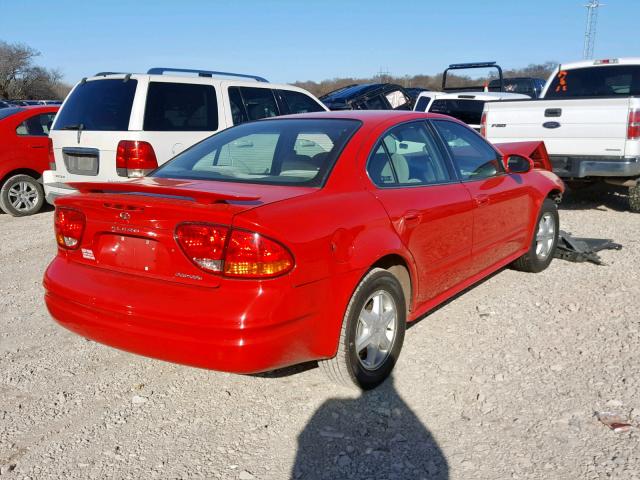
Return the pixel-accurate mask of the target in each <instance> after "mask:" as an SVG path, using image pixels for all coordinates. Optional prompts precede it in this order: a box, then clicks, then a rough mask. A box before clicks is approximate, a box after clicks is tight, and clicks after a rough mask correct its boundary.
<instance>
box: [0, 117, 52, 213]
mask: <svg viewBox="0 0 640 480" xmlns="http://www.w3.org/2000/svg"><path fill="white" fill-rule="evenodd" d="M59 108H60V107H58V106H55V107H52V106H43V107H10V108H3V109H0V208H1V209H2V210H3V211H4V212H5V213H8V214H9V215H13V216H14V217H23V216H25V215H32V214H34V213H36V212H38V211H39V210H40V208H42V204H43V203H44V190H43V189H42V185H41V184H40V182H39V179H40V177H41V176H42V172H44V171H45V170H48V169H49V138H48V135H49V129H50V128H51V124H52V123H53V119H54V117H55V116H56V112H57V111H58V109H59Z"/></svg>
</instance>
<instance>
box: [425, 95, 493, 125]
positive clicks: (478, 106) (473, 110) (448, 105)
mask: <svg viewBox="0 0 640 480" xmlns="http://www.w3.org/2000/svg"><path fill="white" fill-rule="evenodd" d="M484 103H485V102H483V101H482V100H461V99H448V100H434V101H433V103H432V104H431V108H429V111H430V112H432V113H441V114H443V115H449V116H450V117H453V118H457V119H458V120H460V121H461V122H464V123H466V124H469V125H479V124H480V120H481V119H482V110H483V109H484Z"/></svg>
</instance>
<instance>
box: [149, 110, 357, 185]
mask: <svg viewBox="0 0 640 480" xmlns="http://www.w3.org/2000/svg"><path fill="white" fill-rule="evenodd" d="M359 126H360V122H359V121H357V120H345V119H282V120H263V121H258V122H253V123H246V124H243V125H238V126H236V127H232V128H230V129H228V130H224V131H222V132H220V133H218V134H216V135H213V136H211V137H209V138H207V139H206V140H204V141H202V142H200V143H198V144H196V145H194V146H193V147H191V148H190V149H189V150H186V151H185V152H183V153H181V154H179V155H178V156H177V157H175V158H174V159H173V160H171V161H170V162H168V163H166V164H164V165H163V166H162V167H160V168H159V169H157V170H156V171H155V172H153V173H151V174H150V176H151V177H163V178H179V179H183V178H185V179H186V178H189V179H198V180H201V179H204V180H219V181H227V182H243V183H257V184H278V185H301V186H303V185H304V186H322V185H323V184H324V182H325V180H326V178H327V176H328V174H329V172H330V171H331V168H332V167H333V164H334V163H335V161H336V159H337V158H338V156H339V155H340V152H341V151H342V149H343V148H344V146H345V145H346V143H347V141H348V140H349V138H350V137H351V135H353V133H354V132H355V131H356V130H357V129H358V127H359Z"/></svg>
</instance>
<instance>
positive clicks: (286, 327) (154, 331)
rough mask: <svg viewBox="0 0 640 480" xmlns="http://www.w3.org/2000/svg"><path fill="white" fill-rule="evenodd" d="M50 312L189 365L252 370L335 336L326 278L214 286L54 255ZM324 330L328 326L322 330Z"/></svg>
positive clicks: (332, 341) (281, 362)
mask: <svg viewBox="0 0 640 480" xmlns="http://www.w3.org/2000/svg"><path fill="white" fill-rule="evenodd" d="M44 287H45V292H46V293H45V301H46V305H47V308H48V309H49V312H50V313H51V315H52V317H53V318H54V319H55V320H56V321H57V322H58V323H59V324H60V325H62V326H63V327H65V328H67V329H69V330H71V331H73V332H75V333H77V334H79V335H82V336H84V337H87V338H90V339H93V340H95V341H97V342H100V343H104V344H107V345H110V346H113V347H116V348H119V349H122V350H126V351H129V352H133V353H138V354H141V355H145V356H148V357H153V358H158V359H161V360H166V361H170V362H175V363H180V364H185V365H191V366H195V367H201V368H208V369H212V370H221V371H227V372H234V373H255V372H261V371H267V370H272V369H276V368H280V367H284V366H288V365H293V364H297V363H301V362H305V361H309V360H315V359H320V358H327V357H330V356H331V355H333V354H334V352H335V348H336V345H337V335H335V337H336V338H328V337H327V335H329V336H331V334H330V333H329V331H339V328H338V329H336V328H328V327H330V325H331V318H330V317H331V316H330V315H328V312H327V311H326V308H327V307H326V306H327V305H329V304H330V302H329V292H330V283H329V280H328V279H326V280H321V281H318V282H314V283H312V284H308V285H304V286H301V287H293V286H291V284H290V282H289V279H288V277H286V276H285V277H282V278H279V279H273V280H270V281H263V282H253V281H237V280H236V281H233V280H229V281H226V280H225V281H223V282H222V284H221V286H220V287H218V288H204V287H193V286H189V285H183V284H179V283H173V282H168V281H165V282H161V281H157V280H149V279H146V278H144V277H136V276H131V275H122V274H120V273H116V272H111V271H108V270H103V269H98V268H94V267H87V266H84V265H80V264H77V263H74V262H70V261H68V260H66V259H65V258H61V257H60V256H58V257H56V258H55V259H54V260H53V262H52V263H51V265H50V266H49V268H48V269H47V271H46V273H45V277H44ZM328 330H329V331H328Z"/></svg>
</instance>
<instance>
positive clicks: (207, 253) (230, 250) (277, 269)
mask: <svg viewBox="0 0 640 480" xmlns="http://www.w3.org/2000/svg"><path fill="white" fill-rule="evenodd" d="M176 239H177V241H178V243H179V244H180V246H181V247H182V250H183V251H184V252H185V254H186V255H187V257H189V259H190V260H191V261H192V262H193V263H195V264H196V265H197V266H198V267H200V268H202V269H203V270H205V271H207V272H210V273H221V274H223V275H224V276H227V277H235V278H272V277H277V276H279V275H284V274H285V273H287V272H289V271H291V269H292V268H293V256H292V255H291V253H290V252H289V250H287V249H286V248H285V247H284V246H283V245H281V244H280V243H278V242H276V241H275V240H271V239H269V238H266V237H264V236H262V235H260V234H259V233H256V232H248V231H245V230H232V229H229V228H228V227H224V226H218V225H204V224H195V223H183V224H180V225H178V228H177V229H176Z"/></svg>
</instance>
